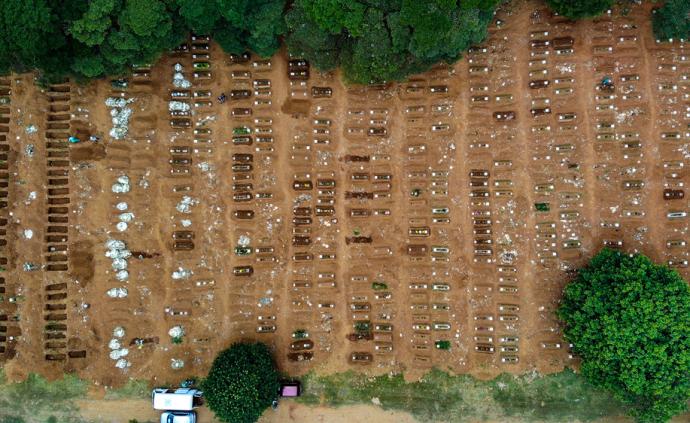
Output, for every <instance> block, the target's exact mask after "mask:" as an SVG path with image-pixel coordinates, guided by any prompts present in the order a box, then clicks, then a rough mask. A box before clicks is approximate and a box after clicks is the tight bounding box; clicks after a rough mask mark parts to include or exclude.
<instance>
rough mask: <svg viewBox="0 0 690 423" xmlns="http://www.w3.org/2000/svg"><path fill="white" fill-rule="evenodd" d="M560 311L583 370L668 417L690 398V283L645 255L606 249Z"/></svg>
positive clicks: (648, 412) (640, 407)
mask: <svg viewBox="0 0 690 423" xmlns="http://www.w3.org/2000/svg"><path fill="white" fill-rule="evenodd" d="M558 315H559V317H560V318H561V319H562V320H563V321H564V322H565V325H566V328H565V335H566V338H567V339H568V340H569V341H570V342H572V343H573V344H574V351H575V352H576V353H577V354H578V355H579V356H580V357H582V367H581V371H582V373H583V374H584V375H585V377H586V378H587V379H588V380H589V381H590V382H591V383H592V384H594V385H596V386H599V387H602V388H606V389H609V390H610V391H611V392H612V393H613V394H614V396H616V397H617V398H619V399H620V400H622V401H623V402H625V403H627V404H629V405H630V406H631V407H632V411H631V414H632V415H633V416H634V417H636V418H637V420H638V421H640V422H664V421H668V420H669V419H670V418H671V417H672V416H673V415H674V414H678V413H680V412H682V411H684V410H685V409H686V407H687V401H688V399H689V398H690V289H689V288H688V285H687V283H686V282H685V281H684V280H683V279H682V278H681V277H680V276H679V275H678V273H676V272H675V271H672V270H670V269H668V268H667V267H665V266H659V265H656V264H654V263H652V261H651V260H649V259H648V258H647V257H645V256H643V255H634V256H629V255H625V254H623V253H621V252H618V251H612V250H606V249H605V250H603V251H601V252H600V253H599V254H597V255H596V256H595V257H594V258H592V260H591V261H590V263H589V265H588V266H587V267H585V268H584V269H581V270H580V273H579V274H578V276H577V278H576V279H575V280H574V281H573V282H571V283H570V284H569V285H568V286H567V287H566V288H565V293H564V298H563V301H562V304H561V306H560V308H559V310H558Z"/></svg>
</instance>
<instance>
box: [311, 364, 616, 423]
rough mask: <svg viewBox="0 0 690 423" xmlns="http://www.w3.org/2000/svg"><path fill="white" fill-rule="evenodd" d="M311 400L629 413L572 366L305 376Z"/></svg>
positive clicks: (489, 412)
mask: <svg viewBox="0 0 690 423" xmlns="http://www.w3.org/2000/svg"><path fill="white" fill-rule="evenodd" d="M302 383H303V388H304V389H303V395H302V397H300V398H299V399H298V401H300V402H302V403H304V404H307V405H317V404H322V405H327V406H335V407H337V406H342V405H351V404H362V403H364V404H371V403H372V401H376V402H377V403H379V404H380V405H381V407H382V408H384V409H393V410H401V411H406V412H409V413H411V414H412V415H413V416H414V417H415V418H416V419H418V420H420V421H452V422H467V421H482V420H496V421H502V420H503V421H505V420H506V419H508V418H511V419H513V420H518V421H519V420H523V421H529V422H535V421H542V422H554V423H556V422H559V423H560V422H573V421H582V422H584V421H591V420H594V419H597V418H601V417H607V416H619V415H622V414H624V408H623V406H622V405H621V404H620V403H618V402H617V401H615V400H613V399H612V398H611V396H610V395H608V394H607V393H605V392H603V391H601V390H597V389H594V388H593V387H591V386H590V385H589V384H587V383H586V381H585V380H584V379H583V378H582V377H580V376H579V375H577V374H575V373H573V372H572V371H565V372H562V373H558V374H554V375H548V376H541V375H538V374H536V373H534V374H526V375H521V376H513V375H505V374H504V375H501V376H499V377H498V378H496V379H494V380H491V381H480V380H477V379H474V378H473V377H471V376H468V375H458V376H452V375H450V374H448V373H445V372H443V371H441V370H437V369H434V370H431V371H430V372H429V373H428V374H427V375H425V376H424V377H423V378H422V379H421V380H419V381H417V382H412V383H406V382H405V381H404V379H403V376H402V375H400V374H398V375H395V376H388V375H384V376H377V377H368V376H364V375H361V374H357V373H354V372H346V373H338V374H334V375H327V376H318V375H315V374H313V373H310V374H308V375H307V376H305V377H304V378H303V379H302Z"/></svg>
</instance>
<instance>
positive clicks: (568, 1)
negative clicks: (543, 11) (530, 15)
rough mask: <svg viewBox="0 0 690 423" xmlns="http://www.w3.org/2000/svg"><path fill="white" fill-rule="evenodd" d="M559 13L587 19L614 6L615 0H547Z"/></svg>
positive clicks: (569, 16)
mask: <svg viewBox="0 0 690 423" xmlns="http://www.w3.org/2000/svg"><path fill="white" fill-rule="evenodd" d="M546 3H547V4H548V5H549V7H551V9H553V10H554V11H555V12H558V14H559V15H563V16H565V17H566V18H570V19H585V18H592V17H594V16H597V15H600V14H602V13H603V12H605V11H606V10H608V9H610V8H611V7H612V6H613V3H614V0H546Z"/></svg>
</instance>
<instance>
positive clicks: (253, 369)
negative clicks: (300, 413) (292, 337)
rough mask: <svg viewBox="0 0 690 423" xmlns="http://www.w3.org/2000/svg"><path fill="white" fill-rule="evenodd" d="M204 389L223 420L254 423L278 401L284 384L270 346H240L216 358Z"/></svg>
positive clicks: (203, 386) (208, 399)
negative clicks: (279, 390) (269, 348)
mask: <svg viewBox="0 0 690 423" xmlns="http://www.w3.org/2000/svg"><path fill="white" fill-rule="evenodd" d="M202 388H203V390H204V397H205V398H206V403H207V404H208V406H209V408H210V409H211V410H212V411H213V412H214V413H215V414H216V417H218V418H219V419H220V420H222V421H224V422H228V423H230V422H231V423H253V422H255V421H257V420H258V419H259V416H261V413H263V411H264V410H265V409H266V408H267V407H268V406H270V405H271V402H272V401H273V400H274V399H275V398H276V396H277V394H278V389H279V388H280V385H279V383H278V372H277V370H276V368H275V364H274V363H273V358H272V356H271V352H270V351H269V350H268V347H267V346H266V345H265V344H262V343H254V344H249V343H238V344H233V345H232V346H231V347H230V348H228V349H227V350H225V351H223V352H221V353H220V354H219V355H218V357H216V359H215V360H214V361H213V365H212V366H211V370H210V371H209V373H208V376H207V377H206V379H205V380H204V381H203V383H202Z"/></svg>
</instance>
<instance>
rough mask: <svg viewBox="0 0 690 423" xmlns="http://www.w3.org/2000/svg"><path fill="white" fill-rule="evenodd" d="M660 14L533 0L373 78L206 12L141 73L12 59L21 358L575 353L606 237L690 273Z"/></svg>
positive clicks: (99, 361)
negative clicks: (45, 78) (576, 330)
mask: <svg viewBox="0 0 690 423" xmlns="http://www.w3.org/2000/svg"><path fill="white" fill-rule="evenodd" d="M650 25H651V23H650V22H649V9H648V8H647V7H646V6H645V7H634V8H632V9H631V10H630V11H629V13H627V14H625V16H623V15H622V14H621V12H620V11H618V10H616V11H614V12H613V13H612V14H605V15H603V16H601V17H598V18H596V19H594V20H587V21H579V22H571V21H567V20H565V19H563V18H561V17H558V16H554V15H553V14H552V12H550V11H548V10H547V9H546V8H545V6H543V5H541V4H537V3H531V2H527V3H520V4H519V5H517V4H516V5H514V6H512V7H511V8H508V9H507V10H501V11H500V12H499V14H498V15H497V21H496V23H494V24H493V25H492V26H491V27H490V36H489V38H488V39H487V40H486V42H485V43H483V44H482V45H479V46H476V47H474V48H472V49H471V50H470V51H469V52H468V53H467V54H466V55H465V57H464V58H463V59H462V60H461V61H460V62H458V63H457V64H455V65H452V66H448V65H439V66H437V67H435V68H433V69H432V70H431V71H429V72H426V73H424V74H420V75H415V76H413V77H411V78H410V79H409V80H408V81H406V82H402V83H390V84H382V85H370V86H355V85H353V86H346V85H344V84H343V82H342V81H341V78H340V77H339V74H337V73H320V72H318V71H317V70H316V69H314V68H313V67H311V66H310V65H309V63H308V62H307V61H305V60H303V59H302V58H300V57H288V55H287V53H286V52H285V51H281V52H280V53H278V54H276V55H275V56H273V57H271V58H270V59H261V58H259V57H256V56H251V55H246V56H242V55H238V56H231V55H228V54H226V53H224V52H223V51H222V50H221V49H220V47H219V46H218V45H217V44H215V43H214V42H213V40H210V39H208V38H207V37H200V36H194V37H191V38H190V39H189V40H188V42H187V43H186V44H184V45H183V46H181V47H180V48H178V49H177V50H176V51H174V52H171V53H169V54H167V55H165V56H164V57H163V58H162V59H161V60H160V61H159V62H157V63H155V64H141V65H138V66H136V67H135V68H134V69H133V74H132V75H131V76H130V77H128V78H126V79H125V80H113V81H111V80H110V79H108V80H99V81H97V82H94V83H89V84H86V85H79V84H77V83H76V82H72V81H65V82H64V83H62V84H54V85H50V86H48V87H44V88H41V87H39V86H37V85H36V84H35V83H34V76H33V75H32V74H19V75H17V74H13V75H10V76H7V77H3V78H2V79H0V99H2V104H1V105H0V155H2V162H1V165H2V169H1V170H0V174H1V176H2V179H1V180H0V184H1V189H2V194H1V195H2V198H1V199H0V204H1V205H2V208H1V209H0V213H1V214H2V216H1V217H0V223H1V224H2V229H1V232H0V233H1V235H2V240H1V241H0V251H1V254H2V256H1V257H0V261H1V265H2V270H3V272H2V279H0V293H1V295H2V298H3V301H2V302H1V303H0V317H1V320H2V322H0V328H1V330H0V332H1V333H0V351H1V352H2V360H4V361H5V363H4V367H5V371H6V373H7V374H8V375H10V376H12V377H17V378H19V377H21V376H23V375H25V374H27V373H28V372H29V371H35V372H39V373H42V374H44V375H48V376H57V375H60V374H62V373H63V372H66V371H70V372H71V371H76V372H77V373H78V374H79V375H80V376H81V377H83V378H86V379H89V380H93V381H97V382H99V383H100V384H104V385H119V384H122V383H124V381H126V380H127V379H128V378H130V377H132V378H138V379H148V380H152V381H154V382H153V383H158V382H160V383H166V382H171V381H177V380H179V379H182V378H184V377H186V376H188V375H192V374H196V375H202V374H204V373H205V372H206V371H207V370H208V368H209V367H210V365H211V363H212V360H213V358H214V357H215V355H216V354H217V352H219V351H220V350H222V349H223V348H225V347H227V346H228V345H229V344H230V343H232V342H233V341H239V340H259V341H262V342H265V343H267V344H269V345H270V346H271V347H272V348H273V349H274V351H275V357H276V359H277V360H278V365H279V368H280V369H281V370H283V371H286V372H288V373H290V374H295V375H298V374H304V373H306V372H307V371H309V370H318V371H322V372H334V371H342V370H347V369H356V370H358V371H364V372H367V373H371V374H382V373H388V372H392V371H393V372H398V371H402V370H404V371H405V373H406V375H411V376H414V375H421V374H423V372H425V371H427V370H428V369H430V368H431V367H434V366H435V367H440V368H443V369H447V370H451V371H453V372H456V373H468V374H472V375H475V376H478V377H483V378H488V377H492V376H495V375H498V374H499V373H502V372H510V373H516V374H517V373H522V372H525V371H527V370H532V369H537V370H539V371H541V372H554V371H558V370H561V369H563V368H564V367H566V366H571V365H573V364H574V360H576V358H575V357H573V355H572V354H571V351H570V348H569V345H568V343H567V342H565V341H564V340H563V337H562V329H561V327H560V324H559V322H558V320H557V319H556V316H555V308H556V306H557V304H558V300H559V298H560V295H561V291H562V288H563V286H564V285H565V284H566V283H567V282H568V280H569V278H570V277H571V276H572V273H573V271H574V270H576V269H577V268H578V267H579V266H581V265H583V264H584V263H586V261H587V260H588V259H589V258H590V257H591V256H592V255H593V254H594V253H595V252H597V251H598V250H599V249H600V248H602V247H604V246H608V247H610V248H624V249H625V250H626V251H630V252H634V251H638V252H643V253H645V254H647V255H649V256H650V257H652V258H654V259H655V260H657V261H660V262H663V263H666V264H668V265H669V266H671V267H673V268H675V269H677V270H678V271H679V272H680V273H681V274H682V275H683V276H684V277H686V278H687V276H688V269H687V266H688V246H687V241H688V217H687V211H688V207H687V200H685V199H684V198H683V197H684V191H683V190H684V189H685V188H684V183H685V182H687V181H688V175H687V171H686V168H685V163H686V162H687V161H688V154H689V151H688V145H689V144H690V44H688V43H687V42H686V43H684V44H682V43H680V42H678V41H676V42H673V43H657V42H656V41H655V40H654V38H653V35H652V31H651V29H650ZM221 94H225V98H224V101H223V102H222V103H221V101H219V99H218V97H219V96H221ZM69 137H76V138H77V139H78V140H79V142H75V143H71V142H69V141H68V138H69ZM75 141H76V140H75Z"/></svg>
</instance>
